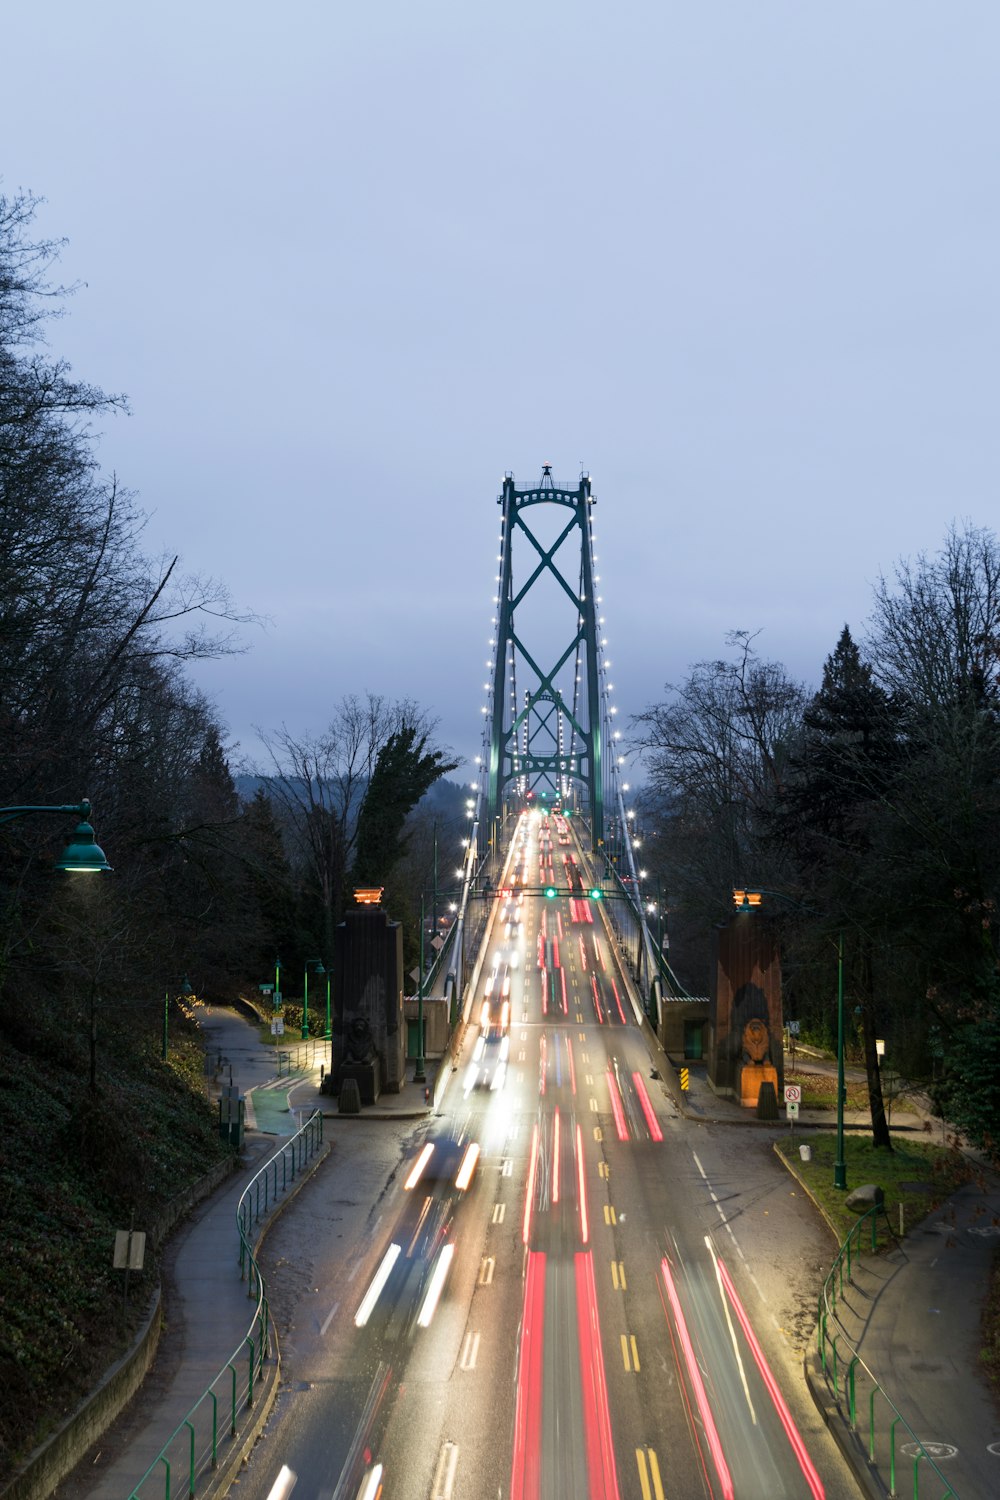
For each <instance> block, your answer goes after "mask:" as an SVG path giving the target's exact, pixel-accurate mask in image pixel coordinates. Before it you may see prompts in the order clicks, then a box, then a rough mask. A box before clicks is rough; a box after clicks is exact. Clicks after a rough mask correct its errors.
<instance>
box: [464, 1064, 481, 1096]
mask: <svg viewBox="0 0 1000 1500" xmlns="http://www.w3.org/2000/svg"><path fill="white" fill-rule="evenodd" d="M478 1077H479V1064H478V1062H475V1061H473V1062H470V1064H469V1066H468V1067H467V1068H466V1070H465V1081H464V1083H463V1084H462V1093H463V1094H465V1095H466V1097H468V1095H469V1094H471V1092H472V1090H473V1089H474V1088H475V1086H476V1079H477V1078H478Z"/></svg>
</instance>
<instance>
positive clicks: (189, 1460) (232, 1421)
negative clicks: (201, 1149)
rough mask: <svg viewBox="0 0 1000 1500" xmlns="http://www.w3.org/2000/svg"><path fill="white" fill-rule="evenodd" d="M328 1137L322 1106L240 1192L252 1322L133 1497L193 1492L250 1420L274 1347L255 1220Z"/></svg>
mask: <svg viewBox="0 0 1000 1500" xmlns="http://www.w3.org/2000/svg"><path fill="white" fill-rule="evenodd" d="M322 1144H323V1115H322V1113H321V1111H320V1110H316V1111H315V1113H314V1114H312V1115H311V1116H310V1118H309V1119H308V1120H307V1121H306V1122H305V1124H304V1125H303V1126H302V1128H301V1129H300V1130H298V1131H296V1133H295V1135H293V1136H291V1137H290V1138H289V1139H288V1141H286V1143H285V1144H284V1145H283V1146H282V1147H281V1148H280V1149H279V1150H278V1151H276V1152H275V1154H274V1155H273V1156H272V1157H271V1158H270V1160H269V1161H267V1162H266V1163H265V1164H264V1166H263V1167H261V1169H260V1171H259V1172H257V1174H256V1175H255V1176H254V1177H252V1178H251V1180H250V1181H249V1182H248V1183H247V1185H246V1187H245V1188H244V1190H243V1192H242V1194H241V1195H240V1200H239V1203H238V1204H237V1207H236V1229H237V1234H238V1238H239V1257H238V1262H237V1263H238V1265H239V1272H240V1277H241V1279H242V1280H244V1281H245V1282H246V1283H247V1297H248V1298H249V1299H251V1300H253V1302H254V1308H253V1314H252V1316H251V1318H250V1326H249V1328H248V1329H247V1332H246V1335H245V1337H244V1338H243V1339H242V1340H241V1341H240V1343H239V1345H238V1346H237V1347H236V1349H234V1350H233V1353H232V1354H231V1355H230V1357H229V1359H227V1360H226V1362H225V1364H224V1365H223V1366H222V1369H221V1370H220V1371H219V1373H218V1374H217V1375H216V1376H215V1378H214V1380H213V1381H212V1382H211V1384H210V1385H209V1387H208V1389H207V1390H206V1391H205V1392H204V1394H203V1395H202V1396H200V1397H199V1398H198V1400H197V1401H196V1402H195V1404H194V1406H193V1407H192V1408H191V1410H190V1411H189V1412H188V1414H187V1416H186V1417H185V1418H184V1419H183V1421H182V1422H180V1424H179V1425H178V1426H177V1427H176V1428H175V1429H174V1431H173V1432H172V1433H171V1435H170V1437H169V1438H168V1439H167V1441H166V1442H165V1443H164V1445H163V1447H162V1448H161V1449H160V1452H159V1453H158V1454H157V1456H156V1458H155V1459H154V1460H153V1462H152V1463H151V1464H150V1466H149V1468H148V1469H147V1470H146V1472H145V1474H144V1475H143V1476H142V1478H141V1479H140V1480H139V1483H138V1484H137V1485H136V1487H135V1489H134V1490H133V1491H132V1494H131V1496H130V1497H129V1500H171V1495H172V1493H173V1492H174V1491H175V1490H176V1488H177V1485H178V1483H179V1485H180V1492H181V1493H183V1494H184V1495H188V1496H191V1495H194V1493H195V1490H196V1487H197V1484H198V1481H199V1479H201V1478H203V1477H204V1476H205V1475H206V1474H211V1473H212V1471H213V1470H215V1469H216V1468H217V1466H218V1464H219V1462H220V1460H222V1459H223V1458H224V1455H225V1452H226V1449H227V1447H228V1446H229V1445H231V1444H232V1443H233V1442H234V1440H235V1439H236V1438H237V1437H238V1435H239V1433H240V1432H241V1431H242V1430H243V1429H244V1428H245V1427H246V1426H247V1425H248V1423H249V1421H250V1419H251V1418H250V1414H251V1410H252V1407H253V1404H254V1400H255V1398H256V1396H257V1394H258V1387H259V1385H260V1382H261V1380H262V1378H263V1375H264V1366H265V1362H266V1360H267V1358H268V1355H269V1353H270V1347H271V1325H270V1316H269V1311H268V1302H267V1295H266V1292H265V1287H264V1278H263V1277H262V1276H261V1274H260V1269H259V1267H258V1265H257V1259H256V1256H255V1255H254V1249H253V1231H254V1227H255V1225H257V1224H259V1223H260V1221H261V1220H262V1219H264V1218H266V1217H267V1215H268V1213H269V1212H270V1210H271V1209H272V1208H273V1207H274V1206H275V1204H276V1203H277V1202H278V1201H279V1199H280V1198H281V1196H282V1194H283V1193H285V1192H286V1191H287V1190H288V1189H289V1188H290V1187H291V1186H292V1185H293V1183H295V1181H296V1180H297V1178H298V1177H299V1176H300V1175H301V1173H302V1172H303V1171H304V1170H305V1168H306V1167H307V1166H308V1164H309V1163H310V1162H311V1161H312V1159H313V1158H314V1157H315V1155H316V1153H317V1151H319V1149H320V1147H321V1146H322ZM234 1271H235V1266H234Z"/></svg>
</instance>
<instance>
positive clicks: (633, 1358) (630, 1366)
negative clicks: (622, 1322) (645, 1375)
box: [621, 1333, 640, 1375]
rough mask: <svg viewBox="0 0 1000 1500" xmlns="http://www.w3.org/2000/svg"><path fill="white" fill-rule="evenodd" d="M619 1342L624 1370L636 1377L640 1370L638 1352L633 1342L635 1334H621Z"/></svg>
mask: <svg viewBox="0 0 1000 1500" xmlns="http://www.w3.org/2000/svg"><path fill="white" fill-rule="evenodd" d="M621 1341H622V1363H623V1364H624V1366H625V1369H626V1371H627V1372H628V1373H629V1374H632V1373H633V1372H634V1373H635V1374H636V1375H638V1373H639V1369H640V1366H639V1350H638V1347H637V1345H636V1342H635V1334H634V1333H632V1334H626V1333H623V1334H622V1335H621Z"/></svg>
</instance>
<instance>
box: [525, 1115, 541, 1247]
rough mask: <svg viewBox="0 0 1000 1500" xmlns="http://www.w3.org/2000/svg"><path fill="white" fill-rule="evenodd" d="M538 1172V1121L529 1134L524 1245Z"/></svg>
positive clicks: (529, 1223)
mask: <svg viewBox="0 0 1000 1500" xmlns="http://www.w3.org/2000/svg"><path fill="white" fill-rule="evenodd" d="M537 1170H538V1121H537V1120H536V1121H535V1125H534V1129H533V1130H532V1132H531V1156H530V1158H529V1161H528V1185H527V1187H526V1188H525V1190H524V1219H523V1221H522V1224H521V1238H522V1240H523V1241H524V1243H525V1244H527V1243H528V1237H529V1236H530V1234H531V1215H532V1211H533V1209H534V1207H535V1173H536V1172H537Z"/></svg>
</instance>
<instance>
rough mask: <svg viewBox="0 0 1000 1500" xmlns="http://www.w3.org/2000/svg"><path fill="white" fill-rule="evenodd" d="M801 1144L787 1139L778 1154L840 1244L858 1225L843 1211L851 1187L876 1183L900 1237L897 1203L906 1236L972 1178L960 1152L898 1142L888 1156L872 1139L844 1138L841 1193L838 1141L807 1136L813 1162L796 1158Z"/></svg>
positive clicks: (883, 1236) (884, 1238)
mask: <svg viewBox="0 0 1000 1500" xmlns="http://www.w3.org/2000/svg"><path fill="white" fill-rule="evenodd" d="M802 1139H803V1136H802V1135H801V1133H800V1134H799V1135H798V1136H797V1138H796V1142H795V1145H794V1146H793V1145H792V1144H791V1142H790V1141H788V1140H781V1141H779V1142H778V1146H777V1149H778V1151H779V1152H780V1153H781V1155H782V1156H783V1157H785V1159H786V1160H788V1161H790V1162H794V1164H795V1170H796V1171H797V1172H798V1173H799V1175H800V1176H801V1177H802V1179H803V1181H804V1182H805V1183H806V1185H807V1187H808V1188H809V1191H810V1192H811V1193H812V1195H813V1197H814V1198H815V1199H816V1201H817V1203H819V1204H820V1205H821V1206H822V1208H823V1210H824V1212H825V1213H826V1215H827V1217H828V1218H829V1220H830V1222H831V1224H833V1225H834V1227H835V1228H836V1230H837V1234H838V1236H839V1238H840V1239H841V1240H844V1239H845V1238H846V1237H847V1235H848V1234H849V1232H850V1231H851V1229H853V1227H854V1225H855V1224H856V1223H857V1221H858V1215H857V1214H856V1213H853V1212H851V1210H849V1209H847V1208H845V1207H844V1200H845V1198H847V1197H848V1196H849V1193H850V1190H851V1188H856V1187H860V1186H861V1184H862V1183H866V1182H876V1183H878V1185H879V1187H880V1188H881V1189H882V1191H883V1192H884V1193H885V1208H886V1214H887V1216H888V1219H889V1223H890V1224H891V1225H892V1228H893V1230H894V1232H895V1233H896V1234H898V1233H899V1205H900V1204H902V1205H903V1224H904V1228H905V1230H906V1231H907V1232H909V1231H910V1230H911V1229H912V1228H913V1227H914V1225H915V1224H917V1223H919V1221H920V1220H921V1219H924V1218H926V1217H927V1215H928V1214H929V1213H932V1212H933V1210H934V1209H935V1208H937V1207H938V1206H939V1205H940V1204H941V1203H943V1202H944V1200H945V1198H947V1197H948V1195H949V1194H950V1193H953V1192H954V1191H955V1189H956V1188H957V1187H960V1186H961V1185H962V1183H963V1182H968V1181H969V1179H970V1177H971V1176H972V1175H973V1168H972V1167H971V1166H970V1164H969V1162H968V1161H967V1160H966V1158H965V1157H964V1156H963V1155H962V1154H961V1152H960V1151H956V1150H953V1149H950V1148H948V1147H946V1146H935V1145H932V1144H930V1142H926V1141H910V1140H907V1141H906V1142H899V1141H898V1140H897V1141H896V1142H895V1145H894V1149H893V1150H892V1151H886V1150H884V1149H882V1148H879V1149H876V1147H874V1146H873V1145H872V1143H871V1141H870V1140H867V1139H864V1138H862V1137H858V1136H854V1135H847V1136H845V1137H844V1160H845V1162H846V1164H847V1187H848V1191H847V1192H846V1193H845V1192H844V1191H843V1190H842V1189H838V1188H835V1187H834V1185H833V1169H834V1164H835V1162H836V1159H837V1141H836V1137H835V1136H834V1135H833V1134H827V1133H826V1132H824V1133H823V1134H819V1133H818V1132H812V1131H811V1132H809V1133H808V1134H807V1135H806V1136H805V1139H806V1140H807V1142H808V1144H809V1145H810V1146H811V1147H812V1160H811V1161H802V1160H801V1158H800V1155H799V1145H800V1144H801V1142H802ZM879 1239H880V1242H881V1243H883V1244H885V1243H887V1242H889V1240H890V1236H889V1234H888V1232H887V1230H886V1227H885V1224H884V1222H881V1223H880V1227H879Z"/></svg>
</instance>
